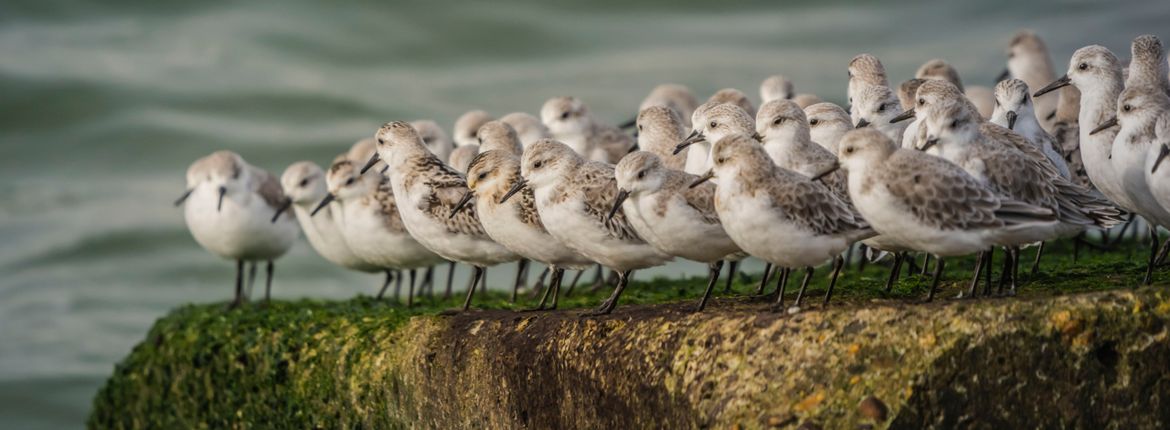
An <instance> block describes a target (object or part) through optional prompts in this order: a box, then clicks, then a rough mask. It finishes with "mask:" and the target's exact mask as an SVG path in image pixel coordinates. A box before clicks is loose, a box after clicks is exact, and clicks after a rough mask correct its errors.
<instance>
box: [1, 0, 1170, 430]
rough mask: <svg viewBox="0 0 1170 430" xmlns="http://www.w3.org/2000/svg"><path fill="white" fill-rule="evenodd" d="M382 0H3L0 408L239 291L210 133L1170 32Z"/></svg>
mask: <svg viewBox="0 0 1170 430" xmlns="http://www.w3.org/2000/svg"><path fill="white" fill-rule="evenodd" d="M385 3H386V2H364V3H358V2H330V3H325V2H318V1H304V0H301V1H279V2H277V1H255V2H225V1H201V2H182V3H180V2H148V1H114V2H87V1H79V0H37V1H12V0H8V1H5V2H4V3H3V4H0V243H3V245H2V246H0V427H3V428H9V429H38V428H77V427H80V426H82V425H83V424H84V420H85V417H86V415H87V414H88V411H89V409H90V402H91V397H92V395H93V394H94V392H95V390H96V389H97V388H98V387H99V386H100V385H101V384H102V382H103V381H104V379H105V378H106V376H107V375H108V374H109V373H110V372H111V371H112V369H113V365H114V363H116V362H117V361H118V360H119V359H121V358H122V357H123V356H124V355H125V354H126V353H127V352H128V351H129V350H130V348H131V347H132V346H133V345H134V344H135V343H136V342H138V341H139V340H140V339H141V338H142V336H143V335H144V334H145V332H146V330H147V329H148V328H149V327H150V325H151V323H152V322H153V321H154V320H155V319H156V318H158V317H160V316H162V315H164V314H165V313H166V312H167V311H168V310H169V309H172V308H174V307H176V306H179V305H182V304H184V303H190V302H211V301H222V300H226V299H227V298H228V297H229V296H230V293H231V284H232V282H233V265H232V264H231V263H229V262H225V261H221V260H218V259H216V258H214V257H212V256H211V255H209V254H207V253H206V252H204V251H203V250H202V249H200V248H199V246H198V245H197V244H196V243H195V242H194V241H193V240H192V239H191V238H190V236H189V234H188V233H187V231H186V228H185V227H184V224H183V219H182V212H181V211H180V210H177V209H175V208H174V207H172V206H171V202H172V201H173V200H174V199H175V198H176V197H177V196H178V195H179V194H180V193H181V192H182V190H183V188H184V185H185V184H184V172H185V169H186V168H187V165H188V164H189V163H190V162H191V161H192V160H194V159H195V158H197V157H199V156H202V155H205V154H207V153H210V152H211V151H214V150H216V149H222V148H226V149H231V150H234V151H237V152H239V153H240V154H242V155H243V156H244V157H245V158H246V159H247V160H248V161H249V162H251V163H253V164H256V165H259V166H261V167H264V168H266V169H269V170H271V171H273V172H275V173H277V174H279V173H280V172H281V171H283V169H284V167H285V166H287V165H289V164H291V163H292V162H295V161H298V160H313V161H316V162H317V163H327V162H328V161H329V160H331V159H332V158H333V156H334V155H335V154H337V153H339V152H341V151H343V150H344V149H346V148H347V147H348V146H349V145H350V144H351V143H353V142H354V141H356V140H357V139H359V138H362V137H365V136H370V135H372V133H373V132H374V130H375V129H376V128H377V127H378V126H379V125H380V124H382V123H383V122H385V121H388V120H393V119H408V120H409V119H419V118H432V119H435V120H437V121H438V122H439V123H440V124H442V125H443V126H444V127H447V128H448V129H449V128H450V126H451V125H452V122H453V121H454V119H455V117H457V116H458V115H459V114H461V113H462V112H464V111H466V110H469V109H472V108H479V109H485V110H487V111H488V112H490V113H492V114H494V115H497V116H499V115H503V114H506V113H508V112H512V111H518V110H522V111H528V112H536V111H537V110H538V109H539V107H540V105H541V104H542V103H543V101H544V100H545V99H547V98H549V97H551V96H556V95H576V96H579V97H581V98H582V99H584V100H585V101H586V103H588V104H589V106H590V107H591V109H592V110H593V111H594V112H595V113H596V114H597V115H598V116H599V117H600V118H602V119H604V120H607V121H612V122H618V121H621V120H624V119H627V118H629V117H630V116H631V115H633V114H634V113H635V112H634V109H635V108H636V107H637V104H638V102H639V101H640V100H641V98H642V97H643V96H644V95H645V94H646V93H647V92H648V91H649V90H650V89H651V88H652V87H653V86H654V85H655V84H657V83H662V82H677V83H682V84H686V85H688V86H690V87H691V88H692V89H694V90H695V91H696V92H697V93H698V94H699V95H700V97H706V96H707V95H709V94H710V93H712V92H714V91H715V90H717V89H719V88H724V87H737V88H741V89H742V90H744V91H745V92H747V93H748V94H749V95H751V96H752V97H753V98H755V97H757V88H758V85H759V82H760V80H761V79H762V78H764V77H765V76H767V75H770V74H774V73H783V74H785V75H787V76H788V77H790V78H791V79H792V80H793V81H794V82H795V83H796V87H797V90H798V91H799V92H813V93H816V94H818V95H820V96H821V97H823V98H825V99H827V100H830V101H836V102H838V103H840V102H841V101H842V100H843V99H844V93H845V82H846V72H845V65H846V63H847V62H848V61H849V59H850V58H851V57H852V56H854V55H855V54H858V53H861V52H870V53H873V54H875V55H877V56H878V57H879V58H881V59H882V61H883V62H884V63H885V65H886V67H887V70H888V71H889V74H890V77H891V80H892V81H894V82H900V81H901V80H903V79H906V78H909V77H912V74H913V73H914V70H915V69H916V68H917V67H918V65H920V64H921V63H922V62H924V61H925V60H927V59H929V58H934V57H937V58H943V59H946V60H948V61H950V62H951V63H953V64H954V65H956V66H957V67H958V68H959V70H960V71H961V72H962V73H963V80H964V83H966V84H967V85H988V86H990V85H991V84H993V79H994V78H995V77H996V75H997V74H998V73H999V72H1000V71H1001V70H1002V69H1003V67H1004V61H1005V55H1004V50H1005V47H1006V45H1007V42H1008V40H1009V39H1010V38H1011V36H1012V34H1013V33H1014V32H1015V31H1016V30H1018V29H1020V28H1031V29H1034V30H1036V31H1037V32H1039V34H1040V35H1041V36H1042V37H1043V38H1044V39H1045V41H1046V42H1047V43H1048V46H1049V48H1050V49H1051V50H1052V52H1053V54H1054V58H1053V59H1054V61H1055V63H1056V64H1057V68H1058V69H1059V70H1061V71H1063V70H1064V68H1065V67H1066V64H1067V60H1068V56H1069V55H1070V54H1071V53H1072V51H1073V50H1074V49H1076V48H1078V47H1081V46H1084V45H1088V44H1093V43H1097V44H1102V45H1105V46H1107V47H1109V48H1110V49H1113V50H1114V52H1117V53H1118V55H1119V56H1120V57H1127V56H1128V52H1129V41H1130V40H1131V39H1132V38H1133V37H1134V36H1136V35H1138V34H1142V33H1155V34H1158V36H1160V37H1162V38H1163V40H1168V38H1170V34H1168V33H1165V31H1166V29H1167V27H1166V23H1167V22H1170V20H1168V19H1170V2H1167V1H1165V0H1146V1H1136V2H1099V1H1064V2H1055V3H1046V2H1025V1H1006V0H994V1H980V2H956V1H950V2H927V1H922V2H913V1H900V2H864V4H861V5H854V4H850V3H844V2H828V1H820V2H811V1H798V2H783V3H784V5H783V6H781V5H779V3H780V2H769V3H767V4H763V3H761V4H750V3H742V4H736V5H725V4H715V3H714V2H707V1H703V2H700V1H686V2H679V1H671V2H666V1H661V2H654V3H644V4H637V5H634V4H627V2H619V1H588V2H586V1H580V2H574V3H573V4H566V5H560V6H553V5H552V4H551V3H550V2H540V1H527V2H516V1H496V2H471V1H465V2H457V3H445V4H443V5H442V6H439V5H438V4H437V3H435V2H426V3H423V2H418V3H410V4H396V5H391V4H385ZM712 6H714V7H712ZM1158 32H1163V33H1158ZM758 268H759V266H750V267H749V268H748V270H749V271H751V270H757V271H758V270H759V269H758ZM512 272H513V269H512V268H511V267H507V268H501V269H496V270H492V271H491V279H490V282H491V283H493V284H495V285H497V286H502V285H505V284H506V283H507V280H506V278H508V277H510V276H511V274H512ZM645 272H646V273H642V274H640V275H639V277H646V278H649V277H653V276H680V275H686V276H696V275H702V274H704V273H705V267H704V266H703V265H701V264H696V263H689V264H688V263H674V264H672V265H669V266H666V267H662V268H658V269H654V270H647V271H645ZM440 273H442V272H440ZM459 276H460V277H462V276H465V275H464V274H463V273H462V272H461V273H460V275H459ZM440 278H441V277H440ZM457 281H458V280H457ZM378 282H379V279H378V278H377V277H376V276H371V275H359V274H353V273H348V272H345V271H343V270H341V269H338V268H335V267H332V266H330V265H329V264H328V263H326V262H325V261H324V260H322V259H321V258H319V257H318V256H317V255H316V254H314V253H313V251H312V250H311V249H310V248H309V246H308V244H307V243H304V242H303V241H302V243H299V244H298V245H297V246H296V248H295V249H294V250H293V251H292V252H291V253H290V255H288V256H286V257H285V258H283V259H281V260H279V262H278V265H277V278H276V282H275V286H274V294H275V296H276V297H278V298H295V297H322V298H339V299H340V298H346V297H351V296H354V295H355V294H358V293H365V294H372V293H373V292H374V291H375V290H376V288H377V285H378ZM456 285H459V286H462V283H457V284H456Z"/></svg>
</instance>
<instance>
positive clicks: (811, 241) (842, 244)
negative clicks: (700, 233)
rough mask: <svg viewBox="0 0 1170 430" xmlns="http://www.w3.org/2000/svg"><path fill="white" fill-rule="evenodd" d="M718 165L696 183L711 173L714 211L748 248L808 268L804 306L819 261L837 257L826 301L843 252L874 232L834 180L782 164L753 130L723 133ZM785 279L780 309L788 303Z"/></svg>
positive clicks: (761, 255) (788, 264) (715, 151)
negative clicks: (836, 190)
mask: <svg viewBox="0 0 1170 430" xmlns="http://www.w3.org/2000/svg"><path fill="white" fill-rule="evenodd" d="M712 156H713V158H714V159H715V164H714V167H713V168H712V169H711V171H709V172H708V173H707V174H706V175H704V176H703V177H701V178H699V180H697V181H695V182H694V183H693V184H692V185H696V184H699V183H701V182H703V181H705V180H707V179H710V178H712V177H714V178H717V179H718V180H719V181H718V183H717V184H716V186H715V210H716V212H717V213H718V214H719V219H720V220H722V222H723V228H724V230H726V231H727V235H728V236H730V237H731V239H732V240H733V241H734V242H735V244H736V245H738V246H739V247H740V248H741V249H743V250H744V251H745V252H747V253H748V254H750V255H752V256H754V257H757V258H760V259H762V260H764V261H767V262H769V263H772V264H774V265H776V266H778V267H784V268H801V267H803V268H805V275H804V281H803V282H802V283H801V286H800V292H799V293H797V296H796V306H797V307H799V306H800V303H801V300H802V299H803V297H804V291H805V288H807V287H808V282H809V280H810V279H811V278H812V273H813V268H814V267H815V266H819V265H821V264H822V263H825V262H827V261H829V260H834V265H833V266H834V267H833V277H832V280H831V281H830V283H829V289H828V291H826V293H825V300H824V304H825V305H828V303H829V299H830V297H832V294H833V288H834V286H835V285H836V283H837V276H838V275H839V274H840V272H841V267H842V266H844V259H842V258H841V253H842V252H843V251H845V249H847V248H848V247H849V246H850V245H852V244H853V242H856V241H858V240H862V239H866V238H869V237H872V236H874V235H875V234H876V233H874V231H873V229H871V228H869V226H868V225H867V224H866V222H865V220H863V219H861V216H860V215H858V214H857V212H856V211H855V210H854V209H853V208H852V207H851V206H850V205H849V204H848V203H845V202H844V201H842V200H841V199H840V198H838V197H837V196H836V194H834V193H833V192H832V191H831V190H829V188H828V187H826V186H825V185H824V184H821V183H820V182H818V181H815V180H813V179H811V178H809V177H807V176H804V175H801V174H799V173H796V172H793V171H791V170H788V169H784V168H782V167H779V166H776V165H775V164H773V163H772V162H771V160H770V159H769V158H768V155H767V153H765V152H764V148H763V147H761V146H760V145H759V143H758V142H756V140H755V139H754V138H752V137H751V136H750V135H747V134H733V135H730V136H727V137H723V138H722V139H720V140H719V141H717V142H716V143H715V147H714V148H713V149H712ZM783 300H784V285H783V283H781V286H780V291H778V292H777V298H776V305H775V306H776V309H777V310H779V309H780V308H782V306H783Z"/></svg>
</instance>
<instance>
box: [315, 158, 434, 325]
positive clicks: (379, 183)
mask: <svg viewBox="0 0 1170 430" xmlns="http://www.w3.org/2000/svg"><path fill="white" fill-rule="evenodd" d="M325 182H326V183H327V185H328V187H329V193H328V194H326V195H325V197H323V198H322V199H321V201H320V202H319V203H318V205H317V207H316V208H315V209H313V212H311V213H310V214H309V215H310V216H313V217H316V216H322V214H319V213H318V212H320V211H322V210H323V209H325V208H329V209H330V210H329V211H328V212H331V214H332V215H333V217H334V219H336V220H338V221H339V223H340V227H341V235H342V237H343V238H345V244H346V246H348V247H349V249H350V250H351V251H353V253H354V254H355V255H357V256H358V257H359V258H361V259H362V260H365V261H366V262H367V263H368V264H372V265H374V266H377V267H381V268H384V269H389V270H398V271H406V270H409V271H410V284H409V285H408V291H407V295H406V305H407V306H413V305H414V287H415V276H416V269H419V268H423V267H430V266H431V265H434V264H437V263H439V262H440V261H442V259H440V258H439V256H438V255H435V253H433V252H431V251H430V250H428V249H426V248H424V247H423V246H422V245H421V244H419V243H418V241H416V240H415V239H414V238H413V237H411V235H410V233H409V232H407V231H406V227H405V226H404V225H403V222H402V217H401V216H400V215H399V213H398V204H397V201H396V199H395V198H394V192H393V191H392V190H391V189H390V184H389V183H388V182H389V181H388V180H387V179H386V177H385V176H383V175H382V174H380V173H378V172H369V173H367V174H361V173H358V166H357V165H356V164H355V163H354V162H353V161H350V160H338V161H335V162H334V163H333V165H331V166H329V172H328V173H327V174H326V178H325ZM334 201H336V202H337V203H338V204H337V205H334V206H330V205H331V203H332V202H334ZM385 292H386V285H383V287H382V290H381V291H379V292H378V298H379V299H380V298H382V296H383V295H384V294H385Z"/></svg>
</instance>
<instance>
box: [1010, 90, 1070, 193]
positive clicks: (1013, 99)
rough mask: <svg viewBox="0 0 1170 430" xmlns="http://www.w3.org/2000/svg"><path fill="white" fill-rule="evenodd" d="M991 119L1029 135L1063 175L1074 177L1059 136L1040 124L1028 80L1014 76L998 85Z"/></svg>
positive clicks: (1021, 133) (1027, 137)
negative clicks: (1058, 139)
mask: <svg viewBox="0 0 1170 430" xmlns="http://www.w3.org/2000/svg"><path fill="white" fill-rule="evenodd" d="M991 122H992V123H993V124H996V125H998V126H1000V127H1005V128H1007V129H1008V130H1012V131H1015V132H1016V133H1017V134H1019V135H1021V136H1023V137H1024V138H1026V139H1028V141H1029V142H1031V143H1032V145H1035V146H1036V149H1038V150H1040V151H1041V152H1043V153H1044V157H1045V158H1047V159H1048V161H1049V162H1050V163H1052V166H1053V167H1055V168H1056V170H1057V171H1058V172H1060V176H1064V177H1065V178H1070V179H1071V178H1072V175H1071V174H1070V173H1069V169H1068V163H1067V162H1066V161H1065V160H1064V155H1063V154H1061V153H1060V150H1059V149H1058V148H1057V147H1056V145H1057V144H1056V139H1055V138H1053V137H1052V135H1050V134H1048V132H1046V131H1044V128H1043V127H1041V126H1040V121H1039V120H1038V119H1037V118H1036V111H1035V110H1034V107H1033V102H1032V94H1031V93H1030V92H1029V91H1028V84H1026V83H1024V81H1022V80H1019V79H1015V78H1010V79H1004V80H1002V81H999V83H998V84H996V85H995V112H994V113H993V114H992V115H991Z"/></svg>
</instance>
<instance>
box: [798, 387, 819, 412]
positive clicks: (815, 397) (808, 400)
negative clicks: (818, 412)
mask: <svg viewBox="0 0 1170 430" xmlns="http://www.w3.org/2000/svg"><path fill="white" fill-rule="evenodd" d="M824 401H825V390H817V392H815V393H812V394H810V395H808V396H805V398H804V399H801V401H799V402H796V404H795V405H793V406H792V409H793V410H795V411H796V412H809V411H811V410H813V409H816V408H817V407H818V406H820V405H821V402H824Z"/></svg>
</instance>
